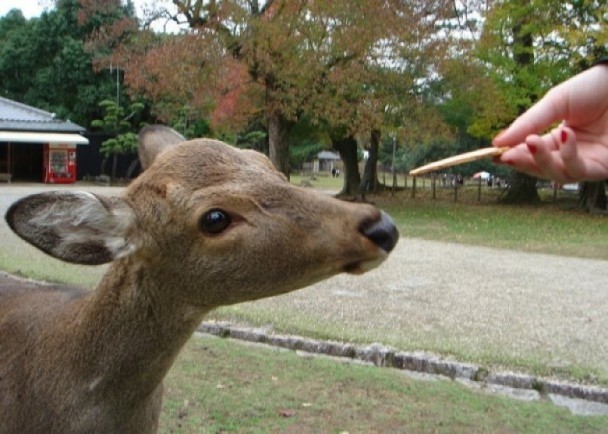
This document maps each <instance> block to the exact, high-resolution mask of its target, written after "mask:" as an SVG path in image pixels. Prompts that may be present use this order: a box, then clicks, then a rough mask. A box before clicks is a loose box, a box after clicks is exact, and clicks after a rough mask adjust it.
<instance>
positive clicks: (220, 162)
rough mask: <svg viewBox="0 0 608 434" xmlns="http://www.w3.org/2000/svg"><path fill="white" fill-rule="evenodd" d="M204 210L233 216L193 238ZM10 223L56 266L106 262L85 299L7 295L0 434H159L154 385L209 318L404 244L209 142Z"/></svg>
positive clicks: (26, 204)
mask: <svg viewBox="0 0 608 434" xmlns="http://www.w3.org/2000/svg"><path fill="white" fill-rule="evenodd" d="M210 209H222V210H226V211H227V212H229V213H230V215H231V216H232V223H231V225H230V226H229V227H228V228H227V229H226V230H225V231H223V232H221V233H219V234H216V235H209V234H206V233H204V232H202V231H201V229H200V227H199V218H200V216H201V215H203V214H205V213H206V212H207V211H208V210H210ZM70 210H71V211H70ZM6 218H7V222H8V223H9V225H10V226H11V227H12V228H13V229H14V230H15V231H16V232H17V233H18V234H19V235H20V236H21V237H23V238H24V239H26V240H27V241H29V242H31V243H33V244H35V245H38V246H39V247H40V248H42V249H44V250H45V251H47V252H48V253H50V254H52V255H54V256H57V257H59V258H63V259H67V260H70V261H76V262H78V261H79V258H80V256H79V255H80V254H83V253H82V252H84V256H85V257H86V261H85V260H83V261H81V262H87V263H101V262H104V261H106V260H107V258H108V257H111V258H112V259H113V261H112V263H111V265H110V268H109V270H108V272H107V273H106V275H105V276H104V277H103V279H102V280H101V282H100V283H99V284H98V286H97V288H96V289H95V291H93V292H91V293H86V294H84V293H83V294H79V293H74V292H71V291H56V290H49V289H46V288H40V289H32V290H31V291H27V292H23V291H11V290H6V289H4V290H2V291H1V293H0V432H28V433H32V432H45V433H83V432H87V433H94V432H98V433H110V432H128V433H137V432H146V433H147V432H154V431H155V430H156V428H157V424H158V416H159V412H160V409H161V400H162V380H163V378H164V376H165V374H166V373H167V371H168V370H169V368H170V367H171V365H172V363H173V361H174V359H175V357H176V356H177V354H178V352H179V351H180V349H181V348H182V346H183V345H184V343H185V342H186V341H187V340H188V339H189V338H190V336H191V334H192V332H193V331H194V330H195V329H196V327H197V325H198V324H199V322H200V321H201V319H202V317H203V315H204V314H205V313H206V312H208V311H209V310H211V309H213V308H215V307H217V306H220V305H226V304H232V303H238V302H241V301H245V300H254V299H258V298H262V297H268V296H272V295H276V294H281V293H285V292H288V291H292V290H294V289H297V288H301V287H303V286H306V285H309V284H312V283H314V282H316V281H319V280H321V279H325V278H327V277H330V276H332V275H334V274H337V273H340V272H342V271H349V272H354V273H360V272H364V271H366V270H368V269H370V268H373V267H374V266H376V265H378V264H379V263H380V262H381V261H382V260H383V259H384V258H385V257H386V255H387V253H388V251H390V250H391V249H392V247H393V246H394V245H395V243H396V241H397V236H398V235H397V232H396V229H395V228H394V226H393V225H392V223H391V222H390V219H389V218H388V217H387V216H386V215H385V214H383V213H380V212H379V211H378V210H377V209H375V208H373V207H371V206H369V205H361V204H351V203H345V202H341V201H338V200H336V199H333V198H330V197H327V196H325V195H322V194H319V193H315V192H311V191H307V190H305V189H300V188H298V187H294V186H292V185H290V184H289V183H288V182H286V180H285V178H284V177H283V175H282V174H280V173H279V172H277V171H276V170H275V169H274V168H273V167H272V165H271V164H270V162H269V160H268V159H266V157H264V156H262V155H261V154H259V153H256V152H252V151H241V150H237V149H235V148H232V147H230V146H227V145H225V144H223V143H221V142H217V141H213V140H203V139H201V140H195V141H191V142H187V143H184V144H180V145H178V146H173V147H171V148H170V149H169V150H167V151H166V152H163V153H162V155H161V157H160V158H158V159H157V160H156V161H155V162H154V163H153V164H152V165H151V167H150V168H149V169H148V170H146V171H145V172H144V173H143V174H142V175H141V176H140V177H139V178H138V179H136V180H135V181H134V182H133V183H132V184H131V186H130V187H129V188H128V189H127V191H126V193H125V195H124V198H106V197H102V196H94V195H91V194H86V193H83V194H73V193H69V192H65V191H63V192H61V193H49V194H42V195H36V196H34V197H30V198H24V199H22V200H21V201H19V202H18V203H16V204H14V205H13V206H12V207H11V208H10V209H9V211H8V212H7V217H6ZM379 246H383V248H380V247H379ZM73 249H75V250H76V251H78V252H80V253H79V255H73V254H71V253H70V251H72V250H73ZM0 289H2V288H0Z"/></svg>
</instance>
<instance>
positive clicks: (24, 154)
mask: <svg viewBox="0 0 608 434" xmlns="http://www.w3.org/2000/svg"><path fill="white" fill-rule="evenodd" d="M84 132H85V128H83V127H81V126H80V125H77V124H75V123H72V122H70V121H62V120H60V119H57V118H56V117H55V115H54V114H53V113H49V112H47V111H44V110H40V109H37V108H35V107H31V106H28V105H25V104H22V103H19V102H16V101H12V100H10V99H6V98H2V97H0V180H3V181H8V182H10V181H11V180H20V181H38V182H40V181H42V182H49V183H67V182H74V181H76V177H77V172H76V171H77V163H76V161H77V160H76V157H77V146H78V145H88V144H89V140H88V139H87V138H86V137H83V136H82V133H84Z"/></svg>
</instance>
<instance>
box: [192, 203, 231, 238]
mask: <svg viewBox="0 0 608 434" xmlns="http://www.w3.org/2000/svg"><path fill="white" fill-rule="evenodd" d="M231 222H232V219H231V218H230V216H229V215H228V213H226V212H225V211H223V210H221V209H212V210H210V211H207V212H206V213H205V214H203V215H202V217H201V218H200V220H199V222H198V225H199V227H200V229H201V230H202V231H203V232H205V233H207V234H209V235H217V234H219V233H220V232H223V231H224V230H225V229H226V228H227V227H228V226H230V223H231Z"/></svg>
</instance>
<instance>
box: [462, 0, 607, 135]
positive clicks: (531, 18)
mask: <svg viewBox="0 0 608 434" xmlns="http://www.w3.org/2000/svg"><path fill="white" fill-rule="evenodd" d="M607 13H608V6H607V5H606V3H605V2H599V1H588V2H587V1H586V2H571V1H565V0H549V1H547V0H531V1H527V2H522V1H520V0H503V1H498V2H495V3H494V4H493V6H492V8H491V9H490V10H489V12H488V13H487V16H486V22H485V25H484V30H483V34H482V37H481V39H480V41H479V43H478V44H477V46H476V48H475V51H474V54H475V56H476V57H477V59H478V61H481V65H484V66H485V69H486V73H487V74H488V78H490V80H491V82H492V83H493V87H489V88H486V92H483V93H482V94H481V95H479V96H480V109H481V110H480V116H479V117H477V118H476V119H475V120H474V121H473V122H472V123H471V125H470V127H469V131H470V132H472V133H473V134H475V135H477V136H480V137H486V138H490V137H492V136H493V135H494V134H495V133H496V132H497V131H498V130H500V129H502V128H504V127H505V126H506V125H507V124H508V123H510V122H511V121H512V120H513V119H514V117H515V116H516V115H517V114H519V113H520V112H521V111H523V110H525V109H527V108H528V107H530V106H531V105H532V104H533V103H534V102H535V101H536V100H538V99H539V97H541V96H542V95H543V94H544V93H546V91H547V90H548V89H549V88H551V87H552V86H554V85H556V84H557V83H559V82H561V81H563V80H564V79H566V78H568V77H569V76H571V75H573V74H575V73H577V72H579V71H580V69H581V68H582V67H585V66H588V65H589V64H590V63H592V62H593V61H594V60H597V58H598V57H600V56H603V55H606V47H607V43H608V32H606V27H605V25H604V22H605V17H606V14H607Z"/></svg>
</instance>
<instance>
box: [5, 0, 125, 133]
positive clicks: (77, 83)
mask: <svg viewBox="0 0 608 434" xmlns="http://www.w3.org/2000/svg"><path fill="white" fill-rule="evenodd" d="M114 3H117V2H116V1H115V2H114ZM81 12H82V7H81V3H80V0H57V1H56V2H55V8H54V9H51V10H48V11H45V12H43V13H42V15H41V16H40V17H39V18H33V19H31V20H25V19H24V18H23V16H22V14H21V13H20V12H19V11H11V12H10V13H9V14H8V15H7V16H6V17H4V18H0V93H1V94H2V95H3V96H6V97H8V98H11V99H15V100H17V101H21V102H24V103H26V104H30V105H32V106H35V107H39V108H42V109H45V110H48V111H50V112H53V113H56V114H57V116H58V117H60V118H64V119H70V120H72V121H74V122H76V123H79V124H82V125H84V126H88V125H89V123H90V122H91V121H92V120H93V119H94V118H97V117H99V116H101V111H100V107H99V102H100V101H102V100H104V99H107V98H111V97H112V96H113V95H115V94H116V81H115V80H114V77H113V76H111V75H110V74H109V73H108V71H105V70H100V71H95V70H94V69H93V60H94V54H95V53H93V52H91V51H90V50H89V47H88V42H87V41H88V40H89V39H90V37H91V35H92V34H94V33H96V32H98V31H99V29H100V26H102V25H105V24H108V23H116V22H117V21H120V20H122V18H124V17H125V16H128V15H129V14H131V15H130V16H131V17H132V14H133V11H132V7H131V8H129V6H128V5H127V6H124V7H123V6H122V5H121V4H120V2H118V3H117V7H116V8H115V9H114V10H113V12H112V13H108V12H105V11H103V10H101V9H99V8H98V10H97V11H96V12H95V13H94V14H92V15H91V17H90V18H91V19H90V20H89V21H87V22H84V21H80V18H81V15H80V14H81ZM104 23H105V24H104ZM106 48H107V47H106ZM100 49H101V48H100Z"/></svg>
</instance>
